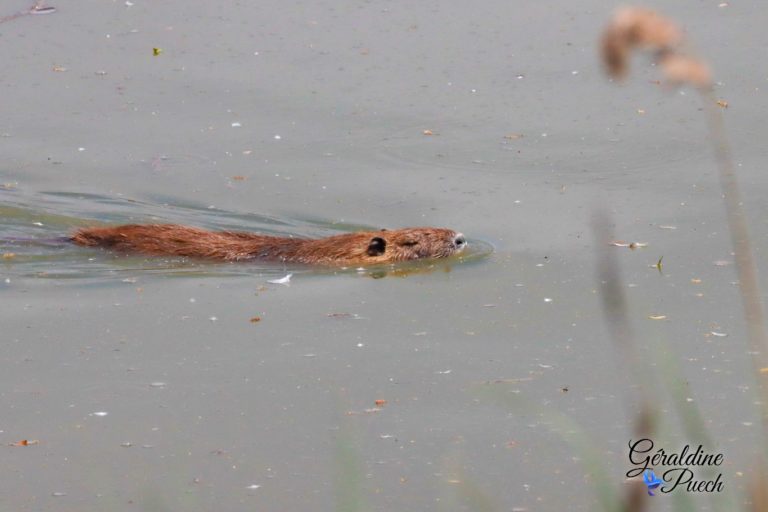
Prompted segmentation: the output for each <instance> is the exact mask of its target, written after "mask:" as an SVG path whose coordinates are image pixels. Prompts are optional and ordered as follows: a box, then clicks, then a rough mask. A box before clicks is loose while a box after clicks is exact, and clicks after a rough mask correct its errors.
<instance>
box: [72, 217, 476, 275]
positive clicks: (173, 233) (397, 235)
mask: <svg viewBox="0 0 768 512" xmlns="http://www.w3.org/2000/svg"><path fill="white" fill-rule="evenodd" d="M71 240H72V241H73V242H74V243H76V244H78V245H83V246H90V247H105V248H109V249H114V250H117V251H121V252H135V253H142V254H148V255H155V256H185V257H191V258H205V259H211V260H223V261H239V260H252V259H256V260H264V261H285V262H294V263H304V264H312V265H336V266H338V265H372V264H377V263H390V262H395V261H405V260H415V259H421V258H444V257H447V256H451V255H453V254H455V253H457V252H459V251H460V250H462V249H463V248H464V246H465V244H466V242H464V239H463V237H461V235H460V234H459V233H456V232H455V231H452V230H450V229H442V228H407V229H397V230H392V231H387V230H382V231H363V232H357V233H347V234H343V235H335V236H330V237H327V238H320V239H306V238H292V237H278V236H268V235H259V234H255V233H242V232H232V231H207V230H204V229H199V228H193V227H189V226H180V225H175V224H155V225H139V224H128V225H123V226H112V227H93V228H83V229H79V230H78V231H76V232H75V233H74V234H73V235H72V237H71ZM457 241H458V242H457Z"/></svg>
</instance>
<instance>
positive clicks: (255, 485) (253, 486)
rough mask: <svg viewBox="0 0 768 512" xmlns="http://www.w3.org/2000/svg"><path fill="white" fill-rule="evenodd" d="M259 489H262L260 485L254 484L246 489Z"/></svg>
mask: <svg viewBox="0 0 768 512" xmlns="http://www.w3.org/2000/svg"><path fill="white" fill-rule="evenodd" d="M259 487H261V486H260V485H259V484H252V485H249V486H248V487H246V489H258V488H259Z"/></svg>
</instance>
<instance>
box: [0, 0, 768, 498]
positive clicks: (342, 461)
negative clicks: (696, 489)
mask: <svg viewBox="0 0 768 512" xmlns="http://www.w3.org/2000/svg"><path fill="white" fill-rule="evenodd" d="M12 3H13V4H15V5H12V6H11V5H9V6H7V7H4V8H3V9H4V11H3V12H1V13H0V16H5V15H6V12H5V11H7V14H12V13H13V12H16V11H17V10H21V9H23V8H25V5H24V3H23V2H20V1H14V2H12ZM718 4H719V3H718V2H714V3H697V4H695V5H682V4H681V5H676V6H673V5H663V6H661V7H663V8H664V10H665V12H667V13H668V14H670V15H671V16H673V17H675V18H676V19H678V20H679V21H680V22H681V23H682V24H683V25H684V26H685V27H686V29H687V30H688V32H689V33H690V35H691V37H692V38H693V39H694V41H695V43H696V46H697V48H698V49H699V50H700V51H701V53H702V54H703V55H704V56H706V58H707V59H708V60H709V61H710V62H711V63H712V66H713V68H714V70H715V75H716V77H717V78H718V80H719V84H718V86H717V95H718V96H719V97H722V98H724V99H726V100H727V101H728V104H729V107H728V109H727V110H725V111H724V115H725V117H726V123H727V125H728V129H729V135H730V137H731V140H732V143H733V146H734V155H735V158H736V161H737V170H738V171H739V173H740V178H741V181H742V185H743V188H744V196H745V197H744V201H745V208H746V212H747V216H748V220H749V223H750V226H751V229H752V235H753V244H754V246H755V252H756V254H757V255H758V256H757V258H758V265H759V266H760V270H761V271H762V276H765V275H766V272H768V271H766V269H765V268H764V263H763V259H762V258H760V255H761V254H763V253H765V252H766V251H768V238H766V229H765V227H766V222H765V218H766V203H765V200H764V197H765V196H766V191H767V190H768V178H767V177H766V176H767V175H766V174H765V172H763V162H764V160H765V158H766V156H768V155H766V152H767V150H766V145H765V132H764V127H763V125H764V122H763V119H764V118H765V116H766V115H768V101H767V100H766V97H765V95H764V94H763V89H764V88H765V85H766V84H765V82H766V76H764V72H763V70H765V69H768V67H766V66H765V64H766V63H765V62H764V61H765V52H764V49H765V47H766V44H768V43H766V38H765V35H764V33H765V30H764V26H765V23H766V22H767V21H768V19H766V11H765V9H764V8H762V6H761V5H760V4H758V3H737V2H730V3H729V5H727V6H723V7H719V6H718ZM51 5H54V6H55V7H57V12H55V13H53V14H44V15H42V14H37V15H29V16H23V17H19V18H16V19H13V20H10V21H5V22H2V23H0V43H2V44H0V55H2V58H3V62H4V63H5V66H4V69H5V72H4V74H3V76H2V78H0V91H1V92H2V97H3V102H2V103H3V107H2V108H3V115H2V119H0V136H2V137H0V148H2V153H0V154H2V157H0V252H2V253H14V255H15V256H13V257H8V258H4V259H3V260H0V325H1V326H2V328H1V330H0V375H2V382H3V386H2V389H0V410H2V411H3V413H2V414H0V445H2V446H0V450H1V451H2V456H3V461H4V462H3V469H2V470H0V509H3V510H6V509H7V510H16V511H37V510H73V511H74V510H78V511H80V510H115V511H120V510H126V511H128V510H147V511H163V510H168V511H170V510H185V511H208V510H217V511H236V510H244V509H265V510H297V511H298V510H308V509H311V510H328V511H330V510H370V509H376V510H435V511H437V510H518V511H523V510H526V511H527V510H595V509H596V508H597V507H598V495H597V494H596V489H597V487H599V484H600V483H601V482H597V481H596V476H595V475H596V473H595V472H594V471H593V469H594V468H591V467H590V466H589V464H587V463H586V462H585V460H584V453H583V452H580V451H579V450H578V449H577V448H575V447H574V446H573V445H572V444H569V443H568V442H567V441H568V439H570V436H572V434H573V431H574V429H576V430H578V431H579V432H582V431H583V432H584V433H586V435H587V437H588V438H589V439H590V440H591V442H592V446H593V447H594V448H593V454H595V455H596V456H597V458H598V459H599V460H600V461H601V463H602V464H603V465H604V467H605V470H606V473H605V475H607V476H605V477H603V480H602V483H605V484H607V485H608V486H610V487H611V488H612V489H614V490H616V491H617V492H622V490H623V489H624V487H625V486H626V483H625V473H626V471H627V470H628V469H629V464H628V459H627V443H628V441H629V439H630V438H631V437H633V436H634V431H633V424H634V420H635V416H636V412H637V401H636V395H637V389H638V387H639V384H638V382H633V381H632V379H634V378H635V377H631V378H630V376H633V375H635V374H636V372H635V369H633V368H627V363H626V361H627V360H626V359H625V358H623V356H622V355H621V354H620V353H619V351H617V350H616V346H615V345H614V344H613V343H612V341H611V339H610V337H609V335H608V330H607V329H606V326H605V325H604V322H603V311H602V306H601V298H600V297H601V291H602V290H603V289H604V288H603V286H604V283H601V279H602V276H603V273H602V271H603V269H601V267H600V263H599V262H600V261H601V258H600V257H601V256H602V255H604V254H605V251H613V252H612V254H613V255H614V256H615V257H616V259H617V260H618V262H619V264H620V266H621V269H622V286H621V289H622V290H624V292H625V295H626V300H627V312H628V316H629V320H630V323H631V326H632V327H633V332H634V338H635V340H636V341H635V345H636V346H635V351H636V352H637V357H638V358H639V360H640V361H642V362H643V364H644V365H643V368H644V371H647V374H644V375H645V377H644V378H643V379H642V380H643V381H644V382H645V383H646V384H647V385H648V386H650V387H651V389H653V391H654V394H653V400H654V404H655V405H656V406H657V407H658V408H659V411H660V412H659V414H660V423H659V428H658V430H657V432H656V434H655V439H656V441H657V443H659V444H663V445H664V446H667V447H671V448H674V449H679V448H680V446H682V445H684V444H686V443H690V444H694V442H695V441H694V440H692V439H690V436H689V435H688V434H687V433H686V432H685V431H684V430H683V428H682V425H683V423H684V422H683V421H682V420H681V417H680V415H679V414H678V410H679V403H678V402H676V401H675V400H676V398H675V397H673V396H672V395H673V393H671V392H670V389H671V387H670V382H669V381H665V380H664V373H663V372H662V371H661V367H662V366H664V365H665V364H667V363H668V362H669V361H673V362H674V363H676V364H677V366H679V373H677V374H676V377H675V379H674V380H675V385H676V386H682V389H684V390H685V393H684V395H685V396H683V398H682V399H683V401H684V403H685V404H694V405H695V406H697V407H698V409H699V410H700V412H701V414H702V416H703V419H704V424H705V425H706V427H707V430H708V432H709V434H710V436H711V438H712V439H713V440H714V444H715V447H714V449H716V450H717V451H719V452H722V453H723V454H724V458H725V464H724V466H723V468H722V472H723V480H724V482H725V485H726V488H727V489H728V490H729V492H732V493H733V495H732V496H734V497H735V498H733V499H735V500H736V502H737V503H739V502H741V501H742V500H743V496H742V495H741V494H739V493H740V492H741V491H742V490H743V488H744V486H745V485H746V481H747V479H748V478H749V476H750V475H751V474H752V473H751V472H752V469H753V462H754V460H755V452H756V449H755V446H756V445H757V443H758V442H759V438H760V432H759V429H760V427H759V417H758V415H757V409H756V405H755V401H756V395H755V393H754V377H753V373H752V368H751V363H750V355H749V349H748V345H747V343H746V338H745V330H744V325H743V320H742V311H741V306H740V304H739V295H738V289H737V287H736V285H734V282H735V281H736V275H735V272H734V269H733V265H732V264H731V263H732V260H733V256H732V254H731V247H730V242H729V237H728V232H727V226H726V223H725V218H724V215H723V207H722V200H721V197H720V194H721V192H720V189H719V186H718V183H717V174H716V168H715V164H714V161H713V160H712V156H711V147H710V143H709V142H708V141H707V138H706V136H707V134H706V130H705V125H704V114H703V112H702V111H701V110H700V107H701V105H700V102H699V99H698V98H697V97H696V96H695V95H694V94H693V93H691V92H690V91H665V90H663V89H660V88H659V87H658V86H657V85H655V84H653V83H651V81H652V80H654V79H656V78H658V77H657V76H656V75H655V73H654V71H653V70H652V69H642V68H640V69H638V71H637V72H636V74H635V76H634V80H632V81H631V82H630V83H628V84H627V85H625V86H624V87H618V86H616V85H615V84H608V83H606V82H605V80H604V77H603V76H602V72H601V70H600V68H599V66H598V64H597V61H596V57H595V39H596V37H597V34H598V33H599V30H600V28H601V27H602V24H603V22H604V20H605V19H607V17H608V16H609V14H610V12H611V10H612V9H613V7H614V6H613V5H612V4H610V3H607V4H606V3H601V2H587V3H578V4H573V3H568V2H545V3H531V2H490V3H485V4H478V3H474V4H465V3H456V2H447V3H446V2H441V3H429V2H427V3H418V4H414V3H407V2H386V3H375V2H374V3H371V2H341V3H327V2H319V3H301V2H289V3H285V2H272V1H268V2H257V3H237V2H227V1H225V2H216V3H206V2H197V1H191V2H190V1H188V2H184V3H179V2H164V3H163V2H160V3H158V2H142V1H138V0H132V1H131V2H122V1H121V2H112V3H109V2H108V3H104V2H95V1H86V2H80V3H61V4H51ZM153 48H159V49H161V50H162V52H161V53H160V54H159V55H157V56H154V55H153ZM640 62H641V61H640V60H638V63H640ZM430 133H431V135H430ZM597 211H603V212H607V215H609V217H610V219H611V222H612V226H611V228H610V229H611V232H610V233H607V234H600V235H598V236H595V235H594V233H593V232H592V227H591V226H592V225H593V218H594V215H595V212H597ZM93 222H99V223H101V222H103V223H123V222H178V223H186V224H191V225H195V226H201V227H206V228H211V229H238V230H253V231H264V232H271V233H286V234H287V233H290V234H293V235H299V236H326V235H329V234H333V233H336V232H339V231H346V230H352V229H357V228H362V227H381V228H397V227H406V226H423V225H432V226H441V227H449V228H452V229H456V230H457V231H461V232H463V233H464V234H465V235H466V236H467V237H468V238H469V240H470V247H471V248H472V249H471V250H472V252H470V253H468V254H467V255H465V257H464V258H459V259H452V260H446V261H439V262H427V263H419V264H417V265H415V266H411V265H405V266H397V267H395V268H389V267H387V268H379V269H366V270H364V271H358V270H357V269H343V270H327V269H326V270H323V269H312V268H299V267H292V266H282V265H268V264H260V263H253V264H250V263H249V264H244V265H243V264H236V265H235V264H212V263H205V262H199V261H184V260H171V261H168V260H165V259H162V258H145V257H140V256H125V255H114V254H110V253H109V252H105V251H101V250H93V249H85V248H79V247H73V246H71V245H68V244H63V243H58V242H55V240H54V239H55V238H57V237H61V236H64V235H66V233H67V232H69V231H70V230H71V229H73V228H74V227H77V226H82V225H87V224H90V223H93ZM17 238H24V239H27V238H33V239H43V240H48V242H42V243H41V242H35V243H28V242H24V243H20V242H18V241H16V242H11V241H10V240H12V239H17ZM615 240H623V241H628V242H641V243H643V244H647V246H645V247H643V248H640V249H637V250H630V249H627V248H623V247H616V246H611V245H609V242H611V241H615ZM661 257H663V269H662V271H661V272H659V270H658V269H656V268H654V265H655V264H656V263H657V262H658V260H659V258H661ZM289 273H291V274H293V277H292V279H291V281H290V285H281V284H274V283H270V282H269V281H271V280H275V279H277V278H281V277H283V276H285V275H286V274H289ZM381 277H384V278H381ZM761 284H762V288H763V289H764V290H765V289H768V288H766V286H768V282H766V280H765V278H764V277H762V278H761ZM675 389H677V388H675ZM510 397H511V398H513V399H516V400H518V401H519V402H518V403H520V404H524V405H525V406H522V405H519V406H518V405H514V406H511V405H509V404H506V405H504V404H500V401H501V400H503V399H507V398H510ZM382 400H385V401H386V403H383V402H381V401H382ZM377 401H379V402H377ZM103 413H106V414H103ZM558 415H565V416H567V417H568V418H569V419H570V420H572V421H573V423H572V424H570V423H563V422H562V421H559V420H558V418H560V416H558ZM574 425H576V426H577V427H574ZM24 439H26V440H30V441H37V443H33V444H32V445H30V446H12V445H13V444H14V443H17V442H19V441H21V440H24ZM657 498H658V499H657ZM649 499H653V500H655V501H654V502H653V503H651V504H650V505H651V506H652V508H653V509H654V510H673V509H674V507H675V506H676V505H677V504H678V503H677V502H676V501H675V498H673V497H671V496H657V497H654V498H649ZM690 499H691V500H692V503H693V508H695V509H697V510H713V509H717V507H718V506H717V503H715V504H713V502H711V501H710V500H709V498H708V497H707V496H690ZM649 508H650V507H649ZM720 509H722V510H726V509H730V508H728V507H727V506H720Z"/></svg>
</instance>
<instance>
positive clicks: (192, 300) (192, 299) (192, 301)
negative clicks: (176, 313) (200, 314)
mask: <svg viewBox="0 0 768 512" xmlns="http://www.w3.org/2000/svg"><path fill="white" fill-rule="evenodd" d="M189 302H191V303H192V304H194V303H195V302H197V299H196V298H194V297H190V299H189Z"/></svg>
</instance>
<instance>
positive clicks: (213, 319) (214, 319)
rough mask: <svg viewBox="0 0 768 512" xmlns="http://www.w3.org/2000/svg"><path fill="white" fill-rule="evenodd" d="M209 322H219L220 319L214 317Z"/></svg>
mask: <svg viewBox="0 0 768 512" xmlns="http://www.w3.org/2000/svg"><path fill="white" fill-rule="evenodd" d="M208 320H210V321H211V322H215V321H216V320H218V318H217V317H215V316H212V317H210V318H209V319H208Z"/></svg>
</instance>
